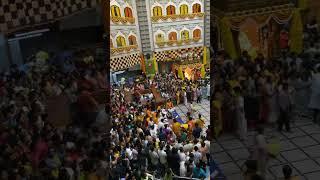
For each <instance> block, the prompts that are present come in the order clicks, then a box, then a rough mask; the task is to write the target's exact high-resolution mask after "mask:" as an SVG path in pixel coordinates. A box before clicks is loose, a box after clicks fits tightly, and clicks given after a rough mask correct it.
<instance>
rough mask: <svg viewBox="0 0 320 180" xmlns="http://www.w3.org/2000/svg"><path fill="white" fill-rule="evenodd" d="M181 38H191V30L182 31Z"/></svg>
mask: <svg viewBox="0 0 320 180" xmlns="http://www.w3.org/2000/svg"><path fill="white" fill-rule="evenodd" d="M181 39H182V40H188V39H189V31H187V30H184V31H182V32H181Z"/></svg>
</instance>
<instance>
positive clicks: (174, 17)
mask: <svg viewBox="0 0 320 180" xmlns="http://www.w3.org/2000/svg"><path fill="white" fill-rule="evenodd" d="M204 14H205V13H193V14H174V15H166V16H152V17H151V20H152V22H158V21H159V20H162V21H166V20H172V21H175V20H179V19H187V18H188V19H194V18H196V17H198V18H204Z"/></svg>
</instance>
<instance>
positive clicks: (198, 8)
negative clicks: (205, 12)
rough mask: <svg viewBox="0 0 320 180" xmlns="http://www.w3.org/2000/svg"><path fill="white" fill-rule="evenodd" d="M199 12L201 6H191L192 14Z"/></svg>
mask: <svg viewBox="0 0 320 180" xmlns="http://www.w3.org/2000/svg"><path fill="white" fill-rule="evenodd" d="M200 12H201V5H200V4H198V3H196V4H194V5H193V6H192V13H200Z"/></svg>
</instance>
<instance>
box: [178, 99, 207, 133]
mask: <svg viewBox="0 0 320 180" xmlns="http://www.w3.org/2000/svg"><path fill="white" fill-rule="evenodd" d="M194 104H195V109H196V110H197V112H196V113H195V114H194V117H195V118H198V114H199V113H200V114H201V116H202V118H203V119H204V120H205V128H204V129H203V131H202V133H205V132H206V130H207V127H208V125H209V124H210V104H209V101H208V100H207V99H202V101H201V103H199V104H198V103H194ZM176 110H177V113H178V114H179V115H180V116H181V118H182V119H183V120H186V116H187V112H188V108H187V107H186V106H185V105H183V104H180V105H179V106H177V107H176Z"/></svg>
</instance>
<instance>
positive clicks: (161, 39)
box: [156, 34, 164, 43]
mask: <svg viewBox="0 0 320 180" xmlns="http://www.w3.org/2000/svg"><path fill="white" fill-rule="evenodd" d="M156 42H157V43H160V42H164V35H163V34H157V35H156Z"/></svg>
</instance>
